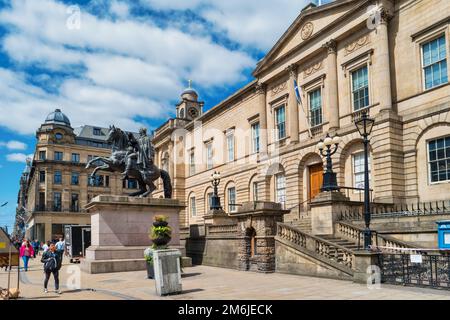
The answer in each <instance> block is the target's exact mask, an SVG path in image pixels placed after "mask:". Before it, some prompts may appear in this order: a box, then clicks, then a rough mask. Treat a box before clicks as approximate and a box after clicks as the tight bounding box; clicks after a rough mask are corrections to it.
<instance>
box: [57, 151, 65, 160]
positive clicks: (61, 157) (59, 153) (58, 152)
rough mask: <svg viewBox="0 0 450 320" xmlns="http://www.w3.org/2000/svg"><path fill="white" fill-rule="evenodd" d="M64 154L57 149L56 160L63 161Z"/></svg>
mask: <svg viewBox="0 0 450 320" xmlns="http://www.w3.org/2000/svg"><path fill="white" fill-rule="evenodd" d="M63 158H64V154H63V153H62V152H60V151H55V161H63Z"/></svg>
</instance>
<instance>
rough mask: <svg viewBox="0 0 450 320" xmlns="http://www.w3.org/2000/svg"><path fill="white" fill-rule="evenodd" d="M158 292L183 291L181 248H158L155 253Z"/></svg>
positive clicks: (163, 293) (162, 294) (159, 293)
mask: <svg viewBox="0 0 450 320" xmlns="http://www.w3.org/2000/svg"><path fill="white" fill-rule="evenodd" d="M153 259H154V268H155V286H156V294H158V295H160V296H164V295H168V294H176V293H181V268H180V263H181V253H180V251H179V250H173V249H172V250H156V251H155V252H154V254H153Z"/></svg>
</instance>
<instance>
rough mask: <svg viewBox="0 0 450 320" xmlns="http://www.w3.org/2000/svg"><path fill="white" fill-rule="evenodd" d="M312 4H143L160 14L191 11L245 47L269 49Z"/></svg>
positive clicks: (205, 0) (256, 0)
mask: <svg viewBox="0 0 450 320" xmlns="http://www.w3.org/2000/svg"><path fill="white" fill-rule="evenodd" d="M309 2H310V0H277V1H272V0H269V1H261V0H245V1H242V0H227V1H220V0H172V1H166V0H141V3H142V4H144V5H147V6H149V7H152V8H157V9H160V10H187V9H192V10H193V11H195V12H197V13H198V14H199V15H201V16H202V17H203V18H205V19H206V20H208V21H209V22H211V23H212V24H213V25H214V26H215V27H216V28H217V29H219V30H222V31H224V32H226V33H227V35H228V37H229V38H230V39H232V40H234V41H237V42H239V43H241V44H242V45H244V46H248V47H256V48H257V49H260V50H268V49H270V48H271V47H272V46H273V45H274V44H275V42H276V41H277V40H278V38H279V37H280V36H281V35H282V34H283V32H284V31H285V30H286V29H287V28H288V27H289V25H290V24H291V23H292V22H293V21H294V19H295V18H296V17H297V16H298V15H299V14H300V12H301V9H303V8H304V7H305V6H306V5H307V4H308V3H309Z"/></svg>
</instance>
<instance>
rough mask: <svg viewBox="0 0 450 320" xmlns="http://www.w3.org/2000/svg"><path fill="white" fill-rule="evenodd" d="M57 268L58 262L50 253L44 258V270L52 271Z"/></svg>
mask: <svg viewBox="0 0 450 320" xmlns="http://www.w3.org/2000/svg"><path fill="white" fill-rule="evenodd" d="M57 268H58V263H57V261H56V258H55V256H53V255H51V256H49V257H48V258H47V259H45V262H44V271H45V272H52V271H55V270H56V269H57Z"/></svg>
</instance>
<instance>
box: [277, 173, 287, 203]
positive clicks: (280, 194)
mask: <svg viewBox="0 0 450 320" xmlns="http://www.w3.org/2000/svg"><path fill="white" fill-rule="evenodd" d="M275 202H277V203H281V206H282V208H283V209H284V208H285V205H286V177H285V175H284V173H278V174H276V175H275Z"/></svg>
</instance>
